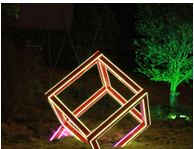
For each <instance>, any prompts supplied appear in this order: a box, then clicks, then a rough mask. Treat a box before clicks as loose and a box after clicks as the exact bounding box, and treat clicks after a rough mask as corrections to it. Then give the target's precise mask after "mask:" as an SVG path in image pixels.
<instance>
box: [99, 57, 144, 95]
mask: <svg viewBox="0 0 194 149" xmlns="http://www.w3.org/2000/svg"><path fill="white" fill-rule="evenodd" d="M103 58H104V59H106V60H107V61H108V62H109V63H110V64H111V65H113V66H114V67H115V68H116V69H117V70H118V71H119V72H120V73H121V74H123V75H124V76H125V77H126V78H127V79H128V80H130V81H131V82H132V83H133V84H135V86H136V87H138V88H139V89H142V88H141V87H140V86H139V85H138V84H137V83H136V82H135V81H133V80H132V79H131V78H130V77H128V76H127V75H126V74H125V73H124V72H123V71H121V70H120V69H119V68H118V67H117V66H116V65H114V64H113V63H112V62H111V61H110V60H109V59H108V58H107V57H106V56H104V55H103ZM103 58H102V59H103ZM100 59H101V58H100ZM102 59H101V60H102ZM102 61H103V60H102ZM104 64H105V62H104ZM117 75H118V74H117ZM118 76H119V75H118ZM120 78H122V77H120ZM137 92H138V91H137Z"/></svg>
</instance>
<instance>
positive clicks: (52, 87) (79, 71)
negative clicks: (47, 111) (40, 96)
mask: <svg viewBox="0 0 194 149" xmlns="http://www.w3.org/2000/svg"><path fill="white" fill-rule="evenodd" d="M92 56H94V55H92ZM92 56H91V57H92ZM100 56H102V54H100V55H99V56H98V57H96V58H95V59H94V60H92V61H91V62H90V63H89V64H88V65H86V66H85V67H84V68H83V69H81V70H80V71H79V72H78V73H76V75H74V76H73V77H72V78H70V79H69V80H68V81H66V82H65V83H64V84H63V85H62V86H61V87H59V88H58V89H57V90H55V92H54V93H53V94H55V93H56V92H57V91H58V90H60V89H61V88H62V87H63V86H64V85H66V84H67V83H69V82H70V81H71V80H73V79H74V78H76V77H77V76H78V75H79V74H80V73H81V71H83V70H85V69H86V68H87V67H88V66H90V65H91V64H92V63H94V61H96V60H97V59H98V58H99V57H100ZM91 57H90V58H91ZM87 61H88V59H87V60H85V61H84V62H83V63H82V64H81V65H79V66H78V67H77V68H76V69H75V70H73V71H72V72H71V73H70V74H69V75H67V76H66V77H64V78H63V79H62V80H61V81H60V82H58V83H57V84H56V85H55V86H53V87H52V88H51V89H50V90H48V91H47V92H46V93H45V94H47V93H48V92H49V91H51V90H52V89H53V88H54V87H56V86H57V85H58V84H60V83H61V82H63V80H65V79H66V78H67V77H69V76H70V75H71V74H72V73H74V72H75V71H76V70H77V69H79V68H80V67H81V66H82V65H83V64H84V63H85V62H87ZM72 83H73V82H72Z"/></svg>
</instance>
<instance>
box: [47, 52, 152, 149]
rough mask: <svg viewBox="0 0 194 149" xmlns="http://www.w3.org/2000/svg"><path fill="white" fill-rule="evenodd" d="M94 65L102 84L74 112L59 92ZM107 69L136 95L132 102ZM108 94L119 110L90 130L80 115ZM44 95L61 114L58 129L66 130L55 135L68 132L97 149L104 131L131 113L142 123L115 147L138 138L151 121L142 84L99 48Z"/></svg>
mask: <svg viewBox="0 0 194 149" xmlns="http://www.w3.org/2000/svg"><path fill="white" fill-rule="evenodd" d="M95 64H97V68H98V70H99V73H100V78H101V81H102V85H103V87H102V88H101V89H99V90H98V91H97V92H96V93H95V94H93V95H92V96H91V97H90V98H88V100H86V101H85V102H84V103H82V104H81V105H80V106H79V107H78V108H77V109H76V110H74V112H71V111H70V110H69V109H68V108H67V107H66V106H65V105H64V104H63V103H62V102H61V101H60V100H59V99H58V97H57V96H56V95H57V94H59V93H60V92H61V91H62V90H64V89H65V88H67V87H68V86H69V85H70V84H71V83H72V82H74V81H75V80H76V79H78V78H79V77H80V76H81V75H83V74H84V73H85V72H86V71H87V70H88V69H90V68H91V67H93V66H94V65H95ZM107 69H108V70H109V71H110V72H111V73H112V74H113V75H115V76H116V77H117V78H118V79H119V80H120V81H121V82H122V83H123V84H124V85H126V86H127V87H128V88H129V89H130V90H132V91H133V92H134V93H135V94H136V95H134V96H133V97H132V98H131V99H130V100H129V101H127V100H126V99H125V98H123V97H122V96H121V95H120V94H119V93H118V92H117V91H116V90H114V88H112V87H111V83H110V79H109V75H108V71H107ZM106 93H109V94H110V95H111V96H112V97H113V98H114V99H115V100H116V101H117V102H118V103H119V104H120V105H121V107H120V108H119V109H118V110H116V111H115V112H114V113H113V114H112V115H111V116H109V117H108V118H107V119H106V120H105V121H104V122H102V123H101V124H100V125H99V126H98V127H97V128H96V129H94V130H93V131H92V132H90V130H89V129H88V128H87V127H86V126H85V125H84V124H83V123H82V122H81V121H80V120H79V119H78V117H79V116H80V115H81V114H82V113H83V112H85V111H86V110H87V109H89V108H90V107H91V106H92V105H93V104H94V103H96V102H97V101H98V100H99V99H100V98H101V97H102V96H104V95H105V94H106ZM45 94H46V95H47V97H48V99H49V103H50V104H51V107H52V109H53V110H54V112H55V114H56V116H57V117H58V120H59V122H60V123H61V124H62V125H61V127H59V129H58V130H59V131H60V130H63V131H62V132H61V131H60V132H59V131H57V132H58V133H57V134H54V136H55V137H56V136H58V135H59V137H58V138H60V137H61V136H62V135H68V131H69V132H71V133H72V134H73V135H75V136H76V137H77V138H78V139H80V140H81V141H84V142H86V143H90V145H91V147H92V148H94V149H100V147H99V145H98V142H97V139H98V138H99V137H100V136H102V135H103V134H104V133H105V132H107V131H108V130H109V129H110V128H112V127H113V126H114V125H115V124H116V123H117V122H118V121H119V120H120V119H121V118H122V117H124V116H125V115H126V114H127V113H128V112H129V113H130V114H131V115H132V116H133V117H134V118H136V119H137V120H138V121H139V122H140V124H139V125H138V127H135V128H134V129H133V130H132V131H131V132H129V133H128V134H127V135H126V136H125V137H123V138H122V139H121V140H120V141H119V142H118V143H116V145H115V146H117V145H121V146H123V145H125V144H126V143H127V142H129V141H131V140H133V139H134V138H136V137H137V136H138V134H139V133H140V132H142V131H143V130H145V129H144V128H147V127H148V126H149V125H150V124H151V121H150V113H149V105H148V95H147V93H146V92H145V91H144V90H143V89H142V88H141V87H139V86H138V85H137V84H136V83H135V82H134V81H133V80H132V79H131V78H129V77H128V76H127V75H126V74H124V73H123V72H122V71H121V70H120V69H119V68H118V67H116V66H115V65H114V64H113V63H112V62H110V61H109V60H108V59H107V58H106V57H105V56H103V55H102V54H101V53H100V52H99V51H97V52H96V53H95V54H93V55H92V56H91V57H90V58H89V59H88V60H86V61H85V62H83V63H82V64H81V65H80V66H79V67H78V68H76V69H75V70H74V71H72V73H70V74H69V75H68V76H67V77H65V78H64V79H62V80H61V81H60V82H59V83H57V84H56V85H55V86H54V87H52V88H51V89H50V90H49V91H47V92H46V93H45ZM143 97H145V100H144V99H142V98H143ZM140 101H141V102H140ZM138 103H140V107H141V108H140V109H141V112H142V113H140V112H139V111H138V110H137V109H136V108H135V106H136V105H137V104H138ZM64 116H65V117H64ZM62 127H64V128H62ZM74 127H75V128H74ZM66 130H67V131H66ZM134 132H135V133H134ZM55 137H52V138H55Z"/></svg>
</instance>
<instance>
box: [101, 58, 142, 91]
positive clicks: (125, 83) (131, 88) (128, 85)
mask: <svg viewBox="0 0 194 149" xmlns="http://www.w3.org/2000/svg"><path fill="white" fill-rule="evenodd" d="M103 57H104V58H106V57H105V56H103ZM106 59H107V58H106ZM107 60H108V59H107ZM99 61H100V62H101V63H103V64H104V65H105V66H106V67H107V68H108V69H109V70H111V71H112V72H113V73H114V74H113V75H116V77H117V78H120V80H122V81H121V82H122V83H124V85H127V87H128V88H129V89H130V90H132V91H133V92H134V93H135V94H137V93H138V91H136V90H135V89H134V88H133V87H132V86H131V85H130V84H128V83H127V82H126V81H125V80H123V78H122V77H121V76H119V75H118V74H117V73H116V72H115V71H113V69H111V68H110V67H109V66H108V65H107V64H106V63H104V62H103V61H102V60H101V59H99ZM108 61H109V60H108ZM109 62H110V61H109ZM110 63H111V62H110ZM111 64H112V63H111ZM112 65H113V66H115V65H114V64H112ZM115 67H116V66H115ZM116 68H117V67H116ZM117 69H118V68H117ZM119 71H120V72H121V73H122V74H123V75H125V74H124V73H123V72H122V71H121V70H120V69H119ZM125 77H127V78H128V79H129V80H130V81H131V82H133V83H134V84H135V85H137V84H136V83H135V82H134V81H133V80H132V79H131V78H129V77H128V76H127V75H125ZM137 86H138V85H137ZM138 87H139V86H138ZM139 88H140V89H141V90H142V88H141V87H139ZM141 90H140V91H141ZM140 91H139V92H140Z"/></svg>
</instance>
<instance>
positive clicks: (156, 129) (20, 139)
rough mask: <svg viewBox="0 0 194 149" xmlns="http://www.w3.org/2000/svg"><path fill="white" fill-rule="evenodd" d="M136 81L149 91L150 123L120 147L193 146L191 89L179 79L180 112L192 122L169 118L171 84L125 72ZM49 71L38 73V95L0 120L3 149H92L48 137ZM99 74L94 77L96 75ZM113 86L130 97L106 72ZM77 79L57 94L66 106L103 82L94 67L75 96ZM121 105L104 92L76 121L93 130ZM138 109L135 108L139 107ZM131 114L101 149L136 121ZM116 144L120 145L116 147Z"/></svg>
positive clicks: (53, 123) (54, 123)
mask: <svg viewBox="0 0 194 149" xmlns="http://www.w3.org/2000/svg"><path fill="white" fill-rule="evenodd" d="M69 72H70V71H67V70H62V69H59V70H56V71H55V72H54V74H53V77H52V84H53V85H54V84H55V83H57V82H58V81H60V80H61V79H62V78H63V77H65V76H66V75H67V74H68V73H69ZM127 75H128V76H129V77H131V78H132V79H133V80H134V81H135V82H136V83H137V84H139V85H140V86H141V87H142V88H144V89H145V90H146V91H148V95H149V102H150V110H151V121H152V124H151V126H150V127H149V128H148V129H147V130H145V131H144V132H143V133H142V134H141V135H140V136H139V137H137V138H136V139H135V140H134V141H133V142H132V143H130V144H128V145H126V146H125V147H123V148H124V149H192V148H193V122H192V119H193V89H192V88H190V86H189V85H187V84H183V85H182V86H179V87H178V89H177V90H178V92H180V95H179V96H178V99H179V101H178V102H179V106H180V107H179V110H178V112H179V113H180V114H184V115H187V116H189V118H190V121H180V120H172V119H169V118H167V116H168V114H169V112H170V111H169V107H168V104H169V85H168V83H165V82H152V81H150V80H149V78H147V77H146V76H144V75H142V74H139V73H127ZM48 78H49V74H48V73H47V72H46V71H43V72H42V80H41V81H42V93H40V94H38V95H36V98H35V99H34V100H33V101H29V102H25V103H21V105H20V106H19V109H18V110H17V111H16V112H15V115H14V117H13V120H12V121H9V123H8V124H5V123H1V148H2V149H28V148H29V149H60V148H65V149H90V145H88V144H85V143H82V142H80V141H79V140H77V139H76V138H74V137H71V136H69V137H64V138H62V139H60V140H57V139H55V140H53V141H52V142H50V141H49V138H50V137H51V135H52V133H53V132H54V131H55V130H56V129H57V128H58V127H59V126H60V123H59V122H58V120H57V118H56V116H55V114H54V112H53V111H52V109H51V107H50V105H49V103H48V102H47V98H46V96H45V95H44V93H45V92H46V91H47V90H48V89H49V81H48ZM95 78H97V79H95ZM110 80H111V81H112V82H111V83H112V86H113V87H114V88H115V89H116V90H118V92H119V93H120V94H121V95H123V97H125V98H127V99H129V98H130V97H131V96H132V95H133V94H132V92H131V91H128V89H127V88H126V87H125V86H124V85H122V84H121V83H120V82H119V81H117V79H115V77H114V76H112V75H111V74H110ZM79 83H80V80H77V81H75V82H74V83H73V84H72V85H71V86H70V87H69V88H67V89H66V90H64V91H63V92H62V93H61V94H60V95H59V96H60V99H62V101H63V102H64V103H65V104H66V105H67V106H68V107H69V108H70V110H73V109H75V108H76V107H77V106H79V105H80V104H81V103H82V102H83V101H84V100H86V99H87V98H88V97H90V96H91V95H92V94H93V93H94V92H95V91H96V90H97V89H99V87H100V86H101V82H100V78H99V76H98V72H96V70H95V69H94V70H91V71H88V72H87V73H86V74H85V75H83V77H82V84H81V85H82V88H81V94H80V95H79V85H80V84H79ZM118 108H119V105H118V103H117V102H115V101H114V100H113V99H112V98H111V97H110V96H108V95H107V96H104V97H103V98H102V99H101V100H99V101H98V102H97V103H96V104H95V105H94V107H93V108H91V109H89V110H88V111H87V112H86V113H84V114H83V116H81V117H80V120H82V122H83V123H84V124H85V125H86V126H87V127H88V128H89V129H94V128H95V127H96V126H98V125H99V124H100V123H101V122H102V121H103V120H104V119H106V118H107V117H108V116H109V115H110V114H111V113H113V112H114V111H115V110H116V109H118ZM137 109H138V107H137ZM137 124H138V123H137V121H136V120H135V119H134V118H133V117H132V116H130V115H128V116H126V117H125V118H124V119H123V120H121V121H120V122H119V123H118V124H116V125H115V126H114V127H113V128H112V129H110V130H109V131H108V132H107V133H105V134H104V135H103V136H102V137H101V138H100V139H99V141H98V142H99V144H100V146H101V148H102V149H111V148H113V144H114V143H115V142H116V141H118V140H119V139H120V138H122V137H123V136H124V135H125V134H126V133H127V132H129V131H130V130H131V129H132V128H134V127H135V126H136V125H137ZM116 148H120V147H116Z"/></svg>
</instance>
